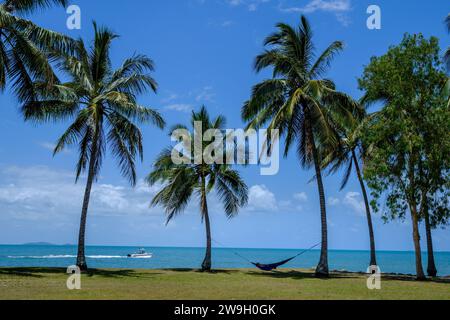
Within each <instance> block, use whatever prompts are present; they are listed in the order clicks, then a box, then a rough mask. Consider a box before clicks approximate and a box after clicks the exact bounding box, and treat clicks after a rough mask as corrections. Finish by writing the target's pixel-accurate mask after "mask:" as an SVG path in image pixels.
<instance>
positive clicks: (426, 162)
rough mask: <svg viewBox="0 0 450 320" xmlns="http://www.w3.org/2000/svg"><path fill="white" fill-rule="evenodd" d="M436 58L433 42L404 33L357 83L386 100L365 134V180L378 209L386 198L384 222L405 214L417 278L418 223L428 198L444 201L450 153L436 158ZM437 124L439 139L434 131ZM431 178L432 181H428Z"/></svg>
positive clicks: (439, 105) (439, 106)
mask: <svg viewBox="0 0 450 320" xmlns="http://www.w3.org/2000/svg"><path fill="white" fill-rule="evenodd" d="M439 54H440V48H439V44H438V40H437V39H436V38H434V37H432V38H430V39H429V40H427V39H425V38H424V37H423V35H421V34H418V35H405V37H404V39H403V41H402V42H401V44H400V45H398V46H394V47H391V48H390V49H389V51H388V52H387V53H386V54H385V55H383V56H381V57H373V58H372V59H371V61H370V64H369V65H368V66H366V68H365V70H364V74H363V76H362V78H361V79H359V85H360V88H361V89H363V90H364V91H365V92H366V96H365V99H366V101H372V102H373V101H380V100H381V101H384V106H383V108H382V110H381V112H380V114H379V116H377V117H376V121H372V122H371V123H370V126H368V128H367V130H365V132H364V135H363V137H364V138H363V139H364V143H365V144H366V145H368V146H370V148H371V150H370V153H369V157H368V159H367V160H368V161H367V162H366V167H365V176H366V180H367V181H368V184H369V187H370V188H371V189H372V195H373V197H374V201H373V203H372V204H373V207H374V208H375V209H376V210H378V209H379V203H380V201H381V199H382V198H385V204H386V209H387V210H386V212H385V219H386V220H390V219H396V218H400V219H405V216H406V213H407V212H408V211H409V213H410V215H411V220H412V228H413V240H414V247H415V255H416V270H417V278H418V279H424V278H425V274H424V271H423V266H422V254H421V247H420V234H419V222H420V220H421V219H422V218H423V215H424V212H425V211H426V210H425V209H426V207H427V206H428V205H429V203H427V199H428V197H433V199H434V203H445V201H446V199H445V197H446V196H445V194H446V192H445V184H443V183H442V182H443V181H445V178H444V179H441V178H438V176H439V177H440V176H442V175H445V174H446V173H445V171H446V169H445V163H446V161H447V160H444V159H446V158H448V155H449V153H447V154H444V153H442V154H440V155H439V156H437V155H436V156H435V155H434V153H436V154H439V151H440V150H439V148H441V145H442V141H443V140H444V141H445V140H449V139H448V138H447V139H446V138H445V137H449V132H448V123H445V121H446V120H445V119H448V112H449V111H448V108H444V106H445V104H446V103H445V101H444V99H443V98H442V95H441V88H442V84H443V83H444V82H445V81H446V75H445V72H444V67H443V65H442V62H441V59H440V56H439ZM438 114H441V116H439V117H438V116H437V115H438ZM436 121H438V122H436ZM441 124H442V127H441V128H440V130H441V132H440V133H439V134H441V137H440V138H438V135H439V134H438V135H436V134H435V133H433V131H432V129H433V127H434V128H435V129H437V128H436V127H437V126H440V125H441ZM443 128H446V129H443ZM432 155H433V157H435V159H434V160H433V158H432ZM447 163H448V162H447ZM431 168H432V169H431ZM447 170H448V168H447ZM427 171H430V175H428V173H427ZM431 176H433V177H434V178H433V181H434V182H430V180H428V177H431ZM427 180H428V181H427ZM436 190H443V191H444V192H435V191H436ZM430 239H431V235H430ZM431 247H432V246H431ZM431 247H430V249H431ZM431 253H432V252H430V254H429V256H432V254H431Z"/></svg>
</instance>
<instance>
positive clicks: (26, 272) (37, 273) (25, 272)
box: [0, 267, 66, 278]
mask: <svg viewBox="0 0 450 320" xmlns="http://www.w3.org/2000/svg"><path fill="white" fill-rule="evenodd" d="M55 273H61V274H64V273H66V269H64V268H39V267H36V268H1V269H0V275H7V276H18V277H33V278H43V277H44V275H45V274H55Z"/></svg>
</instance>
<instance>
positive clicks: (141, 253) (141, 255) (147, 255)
mask: <svg viewBox="0 0 450 320" xmlns="http://www.w3.org/2000/svg"><path fill="white" fill-rule="evenodd" d="M151 257H152V254H151V253H148V252H147V251H145V249H139V250H138V251H137V252H135V253H130V254H129V255H128V258H151Z"/></svg>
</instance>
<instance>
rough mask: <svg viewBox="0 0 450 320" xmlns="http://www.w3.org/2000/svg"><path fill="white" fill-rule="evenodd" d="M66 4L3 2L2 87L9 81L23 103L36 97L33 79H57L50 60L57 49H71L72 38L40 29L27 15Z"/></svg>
mask: <svg viewBox="0 0 450 320" xmlns="http://www.w3.org/2000/svg"><path fill="white" fill-rule="evenodd" d="M54 5H57V6H65V5H66V0H5V1H2V2H1V3H0V90H4V89H5V87H6V86H7V84H10V85H11V88H12V90H13V91H14V93H15V95H16V96H17V98H18V99H19V101H20V102H24V101H27V100H35V99H36V94H37V93H36V92H35V88H34V86H33V82H35V81H42V82H45V83H47V84H52V83H54V82H55V81H57V77H56V75H55V73H54V72H53V69H52V66H51V61H52V57H53V56H54V53H55V51H63V52H70V50H72V49H73V43H74V42H73V41H72V40H71V39H70V38H69V37H67V36H64V35H62V34H59V33H57V32H53V31H50V30H46V29H44V28H41V27H39V26H37V25H36V24H34V23H33V22H31V21H30V20H27V19H25V18H23V15H24V14H29V13H32V12H34V11H36V10H38V9H46V8H49V7H51V6H54Z"/></svg>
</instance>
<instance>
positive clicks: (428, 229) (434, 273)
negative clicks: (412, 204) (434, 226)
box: [423, 206, 437, 278]
mask: <svg viewBox="0 0 450 320" xmlns="http://www.w3.org/2000/svg"><path fill="white" fill-rule="evenodd" d="M423 210H424V216H425V229H426V232H427V250H428V267H427V273H428V275H429V276H430V277H433V278H434V277H436V276H437V269H436V264H435V262H434V249H433V237H432V234H431V224H430V214H429V212H428V208H427V207H426V206H425V207H424V209H423Z"/></svg>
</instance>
